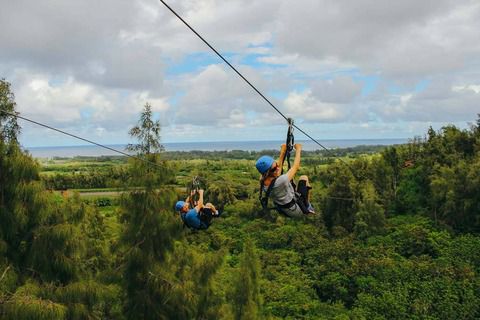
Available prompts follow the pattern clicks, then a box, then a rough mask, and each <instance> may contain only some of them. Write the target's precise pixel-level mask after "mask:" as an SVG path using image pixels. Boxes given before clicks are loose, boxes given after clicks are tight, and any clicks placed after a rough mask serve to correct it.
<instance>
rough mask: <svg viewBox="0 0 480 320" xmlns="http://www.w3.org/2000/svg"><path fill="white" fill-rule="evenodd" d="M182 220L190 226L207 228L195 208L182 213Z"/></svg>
mask: <svg viewBox="0 0 480 320" xmlns="http://www.w3.org/2000/svg"><path fill="white" fill-rule="evenodd" d="M182 220H183V222H184V223H185V224H186V225H187V227H189V228H192V229H206V228H205V226H203V225H202V221H201V220H200V216H199V214H198V212H197V210H196V209H195V208H193V209H190V210H188V212H187V213H185V214H182Z"/></svg>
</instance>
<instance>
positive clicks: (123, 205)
mask: <svg viewBox="0 0 480 320" xmlns="http://www.w3.org/2000/svg"><path fill="white" fill-rule="evenodd" d="M15 107H16V106H15V101H14V96H13V93H12V92H11V90H10V85H9V84H8V82H6V81H3V80H2V81H1V82H0V111H1V110H5V111H7V112H9V113H12V112H15ZM20 129H21V128H20V126H19V125H18V123H17V121H16V119H15V118H14V117H11V116H8V115H7V114H4V113H1V112H0V318H1V319H478V318H480V235H479V233H480V117H479V118H478V119H477V121H476V123H474V124H472V125H471V127H470V128H469V129H459V128H457V127H455V126H446V127H443V128H442V129H440V130H439V131H435V130H433V129H430V130H428V132H427V133H426V134H425V136H424V137H416V138H413V139H412V140H411V141H410V142H409V143H408V144H405V145H398V146H389V147H384V148H380V147H378V148H376V149H374V150H373V151H372V150H371V149H369V148H366V147H362V148H360V149H345V150H336V151H334V154H326V153H322V152H310V153H305V154H304V157H303V158H302V167H301V169H300V171H301V172H300V174H307V175H309V176H310V180H311V183H312V186H313V190H312V191H313V195H312V199H313V204H314V206H315V208H316V211H317V214H316V215H314V216H308V217H306V218H305V219H303V220H294V219H290V218H287V217H285V216H282V215H279V214H278V213H276V212H273V211H272V212H263V211H262V210H261V207H260V204H259V201H258V178H259V177H258V173H257V171H256V170H255V167H254V161H255V159H256V157H257V156H258V155H259V154H260V153H251V152H246V151H235V152H230V153H228V152H226V153H221V152H220V153H214V152H213V153H208V152H192V153H165V152H161V151H160V150H161V145H159V144H155V143H154V144H153V145H152V144H151V143H147V144H146V146H147V149H145V148H143V147H145V144H142V143H141V142H142V141H140V143H139V144H138V145H136V146H132V148H135V147H137V149H135V150H136V151H137V152H138V153H139V154H140V155H142V157H144V159H146V160H148V161H149V163H147V162H142V161H138V160H135V159H125V158H121V157H110V158H103V159H96V160H92V159H81V158H80V159H78V158H77V159H70V160H67V161H65V160H58V161H53V160H51V161H46V162H39V161H38V160H35V159H33V158H32V157H31V156H30V155H29V154H28V152H26V151H24V150H22V148H21V146H20V145H19V142H18V137H19V134H20ZM131 133H133V136H135V132H131ZM157 133H158V132H157ZM154 136H155V135H154ZM157 143H159V141H157ZM152 146H153V149H150V148H151V147H152ZM132 150H133V149H132ZM157 151H158V152H157ZM269 153H271V154H273V153H274V151H269ZM339 159H341V161H340V160H339ZM152 163H154V165H152ZM193 176H200V177H201V178H202V180H203V181H204V183H205V188H206V195H205V196H206V198H207V199H208V200H209V201H211V202H213V203H214V204H216V205H217V206H218V207H219V208H220V209H221V211H222V212H223V213H222V216H221V217H220V218H217V219H215V220H214V222H213V224H212V226H210V228H209V229H208V230H206V231H201V232H194V231H190V230H188V229H186V228H184V227H183V226H182V222H181V220H180V219H179V217H178V214H177V213H175V212H174V210H173V206H174V203H175V202H176V200H178V199H184V198H185V197H186V191H185V187H186V186H187V185H188V184H189V182H190V181H191V178H192V177H193ZM95 188H109V189H108V190H109V191H112V193H114V195H109V196H101V197H98V196H94V197H83V196H82V195H81V192H77V191H82V190H77V191H70V192H59V190H65V189H92V190H94V189H95Z"/></svg>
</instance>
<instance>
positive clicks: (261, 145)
mask: <svg viewBox="0 0 480 320" xmlns="http://www.w3.org/2000/svg"><path fill="white" fill-rule="evenodd" d="M296 142H298V143H301V144H303V150H308V151H314V150H323V149H322V148H321V147H320V146H318V145H317V144H316V143H315V142H313V141H311V140H305V141H296ZM319 142H320V143H321V144H322V145H323V146H325V147H326V148H328V149H335V148H350V147H355V146H360V145H394V144H402V143H406V142H408V139H352V140H322V141H319ZM282 143H283V141H215V142H174V143H164V144H163V145H164V147H165V151H193V150H200V151H231V150H244V151H261V150H272V149H279V148H280V145H281V144H282ZM108 147H110V148H113V149H116V150H119V151H123V152H125V145H124V144H117V145H108ZM25 149H26V150H28V151H29V152H30V154H31V155H32V156H33V157H35V158H53V157H67V158H71V157H75V156H92V157H99V156H111V155H119V154H118V153H115V152H114V151H111V150H108V149H104V148H101V147H98V146H95V145H84V146H57V147H25Z"/></svg>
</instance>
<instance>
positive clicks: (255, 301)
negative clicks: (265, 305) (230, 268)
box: [232, 239, 263, 320]
mask: <svg viewBox="0 0 480 320" xmlns="http://www.w3.org/2000/svg"><path fill="white" fill-rule="evenodd" d="M232 298H233V299H232V306H233V312H234V316H235V319H236V320H255V319H262V318H263V316H262V309H261V308H262V298H261V295H260V264H259V260H258V257H257V254H256V252H255V245H254V244H253V242H252V240H251V239H247V240H246V241H245V244H244V246H243V253H242V257H241V261H240V270H239V272H238V275H237V277H236V279H235V283H234V292H233V297H232Z"/></svg>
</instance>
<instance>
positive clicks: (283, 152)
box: [277, 143, 287, 167]
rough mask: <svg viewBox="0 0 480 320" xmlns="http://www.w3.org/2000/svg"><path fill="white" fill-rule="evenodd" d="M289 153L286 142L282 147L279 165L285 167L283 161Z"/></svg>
mask: <svg viewBox="0 0 480 320" xmlns="http://www.w3.org/2000/svg"><path fill="white" fill-rule="evenodd" d="M286 153H287V145H286V144H285V143H284V144H282V145H281V147H280V155H279V156H278V162H277V163H278V165H279V166H280V167H283V162H284V161H285V155H286Z"/></svg>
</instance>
